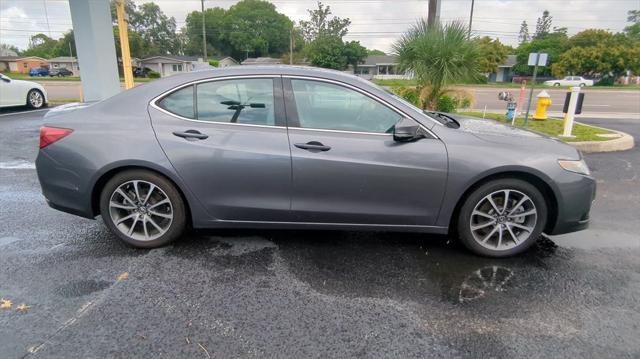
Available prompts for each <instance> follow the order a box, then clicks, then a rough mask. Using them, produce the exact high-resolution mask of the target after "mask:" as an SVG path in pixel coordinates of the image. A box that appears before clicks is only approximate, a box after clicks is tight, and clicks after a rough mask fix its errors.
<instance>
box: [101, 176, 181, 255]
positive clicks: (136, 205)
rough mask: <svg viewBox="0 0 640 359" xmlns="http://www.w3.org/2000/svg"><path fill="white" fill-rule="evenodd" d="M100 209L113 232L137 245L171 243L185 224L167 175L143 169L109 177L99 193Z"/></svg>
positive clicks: (149, 245)
mask: <svg viewBox="0 0 640 359" xmlns="http://www.w3.org/2000/svg"><path fill="white" fill-rule="evenodd" d="M100 212H101V215H102V219H103V221H104V222H105V224H106V225H107V227H109V229H110V230H111V231H112V232H113V233H114V234H115V235H117V236H118V237H119V238H120V239H122V240H123V241H124V242H126V243H128V244H130V245H132V246H135V247H140V248H155V247H159V246H162V245H165V244H167V243H170V242H172V241H174V240H175V239H177V238H179V237H180V236H181V235H182V232H183V231H184V229H185V226H186V210H185V204H184V201H183V200H182V196H181V195H180V193H179V192H178V190H177V189H176V188H175V186H174V185H173V184H172V183H171V182H170V181H169V180H167V179H166V178H164V177H162V176H160V175H157V174H155V173H153V172H149V171H144V170H132V171H126V172H122V173H119V174H117V175H116V176H114V177H113V178H112V179H111V180H109V181H108V182H107V184H106V185H105V186H104V188H103V190H102V194H101V196H100Z"/></svg>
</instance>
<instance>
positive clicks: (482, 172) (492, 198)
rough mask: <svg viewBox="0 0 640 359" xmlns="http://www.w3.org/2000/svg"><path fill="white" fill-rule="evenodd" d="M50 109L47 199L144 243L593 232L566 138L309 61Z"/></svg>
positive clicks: (589, 190)
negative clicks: (274, 236) (239, 232)
mask: <svg viewBox="0 0 640 359" xmlns="http://www.w3.org/2000/svg"><path fill="white" fill-rule="evenodd" d="M44 121H45V125H44V127H42V129H41V133H40V151H39V154H38V158H37V161H36V166H37V171H38V177H39V180H40V184H41V186H42V191H43V193H44V196H45V197H46V199H47V202H48V204H49V205H50V206H51V207H53V208H55V209H59V210H61V211H65V212H69V213H73V214H76V215H79V216H82V217H86V218H95V217H97V216H98V215H100V216H101V217H102V219H103V221H104V223H105V224H106V226H107V227H108V228H109V229H110V230H111V231H112V232H113V233H114V234H115V235H116V236H118V237H119V238H121V239H122V240H123V241H125V242H127V243H129V244H131V245H133V246H137V247H145V248H152V247H157V246H161V245H164V244H167V243H169V242H171V241H173V240H175V239H177V238H179V237H180V236H181V234H182V233H183V231H184V230H185V228H187V227H191V228H249V227H250V228H298V229H301V228H304V229H343V230H344V229H346V230H384V231H414V232H424V233H439V234H449V235H451V236H454V237H456V238H459V239H460V241H461V242H462V243H463V244H464V245H465V246H466V247H467V248H468V249H470V250H471V251H473V252H475V253H477V254H480V255H485V256H493V257H504V256H510V255H514V254H516V253H520V252H522V251H524V250H526V249H527V248H528V247H530V246H531V245H532V244H533V243H534V242H535V241H536V240H537V239H538V238H539V237H540V235H541V233H543V232H544V233H548V234H561V233H567V232H571V231H577V230H580V229H584V228H586V227H587V225H588V222H589V210H590V207H591V202H592V200H593V198H594V194H595V187H596V185H595V181H594V179H593V178H592V177H591V176H590V174H589V169H588V168H587V165H586V164H585V162H584V161H583V160H582V158H581V155H580V153H579V152H578V151H577V150H576V149H574V148H573V147H571V146H568V145H566V144H564V143H562V142H560V141H557V140H554V139H551V138H548V137H545V136H542V135H539V134H537V133H533V132H529V131H525V130H522V129H517V128H514V127H510V126H505V125H500V124H497V123H494V122H490V121H484V120H481V119H475V118H470V117H464V116H457V115H453V114H446V113H439V112H423V111H422V110H420V109H418V108H416V107H414V106H413V105H411V104H409V103H408V102H406V101H404V100H402V99H401V98H398V97H396V96H394V95H392V94H390V93H388V92H386V91H385V90H383V89H381V88H379V87H377V86H376V85H374V84H372V83H370V82H368V81H366V80H363V79H360V78H358V77H355V76H351V75H347V74H344V73H341V72H335V71H328V70H320V69H312V68H298V67H290V66H268V67H250V66H238V67H232V68H228V69H221V70H210V71H199V72H192V73H188V74H184V75H176V76H171V77H167V78H163V79H160V80H157V81H153V82H150V83H148V84H145V85H142V86H138V87H135V88H133V89H131V90H128V91H125V92H122V93H120V94H118V95H116V96H113V97H111V98H109V99H106V100H103V101H100V102H97V103H93V104H72V105H67V106H62V107H60V108H56V109H54V110H51V111H50V112H49V113H48V114H47V115H46V117H45V120H44Z"/></svg>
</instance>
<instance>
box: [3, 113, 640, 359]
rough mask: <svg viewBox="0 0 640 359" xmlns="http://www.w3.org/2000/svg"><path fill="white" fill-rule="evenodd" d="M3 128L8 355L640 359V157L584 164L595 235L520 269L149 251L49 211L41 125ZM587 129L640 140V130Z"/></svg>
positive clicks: (381, 245) (380, 243)
mask: <svg viewBox="0 0 640 359" xmlns="http://www.w3.org/2000/svg"><path fill="white" fill-rule="evenodd" d="M0 112H1V113H0V217H1V220H0V297H1V298H3V299H5V300H10V301H12V303H11V306H10V308H5V309H2V308H1V307H2V304H3V303H2V302H0V352H1V354H0V357H3V358H18V357H25V356H26V357H29V356H35V357H43V358H70V357H87V358H89V357H91V358H94V357H95V358H100V357H193V358H208V355H210V356H211V357H214V358H216V357H217V358H220V357H403V358H405V357H448V358H450V357H469V358H478V357H504V358H514V357H523V358H536V357H539V358H543V357H545V358H546V357H590V358H620V357H628V358H637V357H639V356H640V301H639V300H638V298H640V261H638V256H639V255H640V235H639V233H640V177H639V173H640V150H639V149H638V148H636V149H634V150H631V151H627V152H622V153H609V154H594V155H587V157H586V158H587V161H588V163H589V165H590V166H591V168H592V170H593V173H594V176H595V177H596V178H597V179H598V184H599V188H598V196H597V202H596V204H595V207H594V209H593V212H592V219H593V225H592V228H591V229H589V230H587V231H583V232H580V233H577V234H574V235H567V236H558V237H554V238H552V239H547V238H542V239H541V240H540V241H539V244H538V245H537V246H536V247H534V248H533V249H532V250H530V251H528V252H527V253H525V254H523V255H520V256H518V257H515V258H510V259H504V260H492V259H486V258H480V257H477V256H474V255H471V254H469V253H468V252H466V251H464V250H463V249H462V248H460V247H459V246H458V245H457V244H456V243H455V242H454V241H452V240H450V239H449V238H446V237H438V236H428V235H416V234H399V233H365V232H330V231H327V232H320V231H216V232H198V233H191V234H189V235H187V236H185V238H183V239H182V240H180V241H179V242H177V243H176V244H175V245H171V246H167V247H165V248H161V249H156V250H150V251H149V250H139V249H132V248H129V247H126V246H125V245H122V244H121V243H120V242H119V241H118V240H116V238H115V237H114V236H112V235H111V234H109V232H108V231H107V229H106V228H105V226H104V225H103V224H102V223H101V222H100V221H99V220H97V221H92V220H87V219H82V218H77V217H74V216H71V215H68V214H64V213H61V212H57V211H54V210H52V209H49V208H48V207H47V206H46V204H45V203H44V200H43V198H42V196H41V194H40V189H39V186H38V182H37V178H36V174H35V171H34V169H33V160H34V158H35V156H36V151H37V142H38V139H37V133H38V126H39V125H40V124H41V122H42V120H41V117H42V115H43V114H44V111H40V112H30V113H27V114H12V113H11V112H7V111H0ZM589 122H592V123H597V124H602V125H606V126H609V127H612V128H616V129H620V130H623V131H625V132H628V133H631V134H633V135H634V136H635V138H636V141H638V140H640V126H638V125H637V121H633V120H607V121H599V120H589ZM4 303H5V306H7V305H8V304H7V302H4ZM21 304H25V306H28V308H27V307H25V306H20V305H21ZM18 306H20V308H23V311H19V310H18V309H17V308H18Z"/></svg>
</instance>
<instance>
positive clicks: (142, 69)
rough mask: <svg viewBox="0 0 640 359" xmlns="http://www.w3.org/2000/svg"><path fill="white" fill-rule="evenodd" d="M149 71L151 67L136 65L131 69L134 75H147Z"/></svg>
mask: <svg viewBox="0 0 640 359" xmlns="http://www.w3.org/2000/svg"><path fill="white" fill-rule="evenodd" d="M150 72H151V69H150V68H148V67H136V68H134V69H133V76H134V77H147V76H148V75H149V73H150Z"/></svg>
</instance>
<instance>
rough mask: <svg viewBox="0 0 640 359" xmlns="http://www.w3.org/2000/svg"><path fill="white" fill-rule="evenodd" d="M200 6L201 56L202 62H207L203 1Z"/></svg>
mask: <svg viewBox="0 0 640 359" xmlns="http://www.w3.org/2000/svg"><path fill="white" fill-rule="evenodd" d="M200 6H201V7H202V55H203V56H204V58H203V59H202V60H204V62H207V61H208V60H207V30H205V26H204V0H200Z"/></svg>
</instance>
